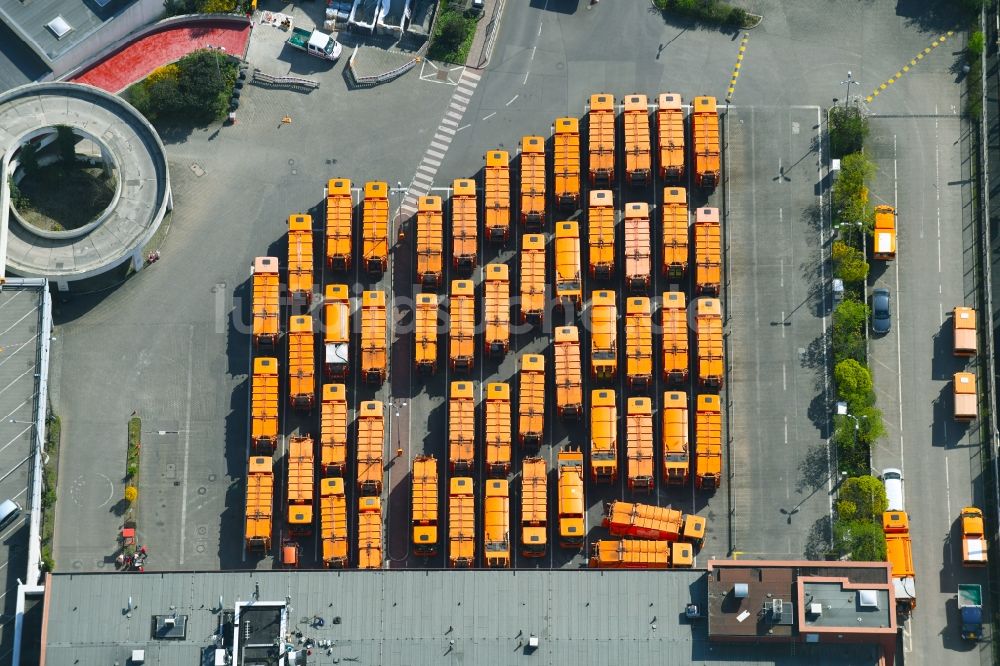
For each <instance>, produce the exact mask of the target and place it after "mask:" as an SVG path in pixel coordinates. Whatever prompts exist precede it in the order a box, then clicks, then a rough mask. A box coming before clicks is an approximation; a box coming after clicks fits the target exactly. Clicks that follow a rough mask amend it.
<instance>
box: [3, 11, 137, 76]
mask: <svg viewBox="0 0 1000 666" xmlns="http://www.w3.org/2000/svg"><path fill="white" fill-rule="evenodd" d="M134 1H135V0H113V1H112V2H107V3H105V4H104V6H101V4H100V3H98V2H96V1H95V0H32V1H31V2H22V1H21V0H0V19H2V20H3V22H4V23H6V24H7V25H8V26H10V28H11V29H12V30H13V31H14V33H15V34H16V35H17V36H18V37H19V38H20V39H21V40H22V41H24V42H25V43H27V44H28V45H29V46H31V47H32V48H33V49H34V50H35V51H36V52H37V53H38V54H40V55H41V54H44V57H45V58H48V61H49V62H50V63H51V62H53V61H55V60H58V59H59V58H60V57H61V56H63V55H65V54H66V52H68V51H69V50H70V49H72V48H73V47H74V46H76V45H78V44H80V43H81V42H83V41H84V40H86V39H87V38H88V37H90V36H91V35H92V34H93V33H94V32H95V31H96V30H98V29H99V28H100V27H101V26H102V25H104V23H105V22H107V21H108V19H110V18H112V17H114V16H115V15H116V14H118V13H119V12H120V11H121V10H123V9H124V8H125V7H127V6H128V5H130V4H132V2H134ZM60 16H61V17H62V19H63V20H64V21H65V22H66V23H67V24H68V25H69V28H70V30H69V32H67V33H66V34H65V35H63V37H61V38H60V37H57V36H56V33H55V32H53V30H52V29H50V28H49V27H47V25H48V24H49V23H50V22H51V21H53V20H55V19H57V18H58V17H60Z"/></svg>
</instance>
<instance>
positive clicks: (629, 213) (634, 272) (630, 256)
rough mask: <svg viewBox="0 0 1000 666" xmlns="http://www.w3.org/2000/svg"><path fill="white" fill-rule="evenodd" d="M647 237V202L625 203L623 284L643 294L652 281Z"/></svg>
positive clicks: (651, 262)
mask: <svg viewBox="0 0 1000 666" xmlns="http://www.w3.org/2000/svg"><path fill="white" fill-rule="evenodd" d="M651 252H652V246H651V245H650V239H649V204H645V203H628V204H625V286H626V288H627V289H628V291H629V292H630V293H632V294H645V293H646V292H647V291H648V290H649V285H650V283H651V282H652V273H653V259H652V254H651Z"/></svg>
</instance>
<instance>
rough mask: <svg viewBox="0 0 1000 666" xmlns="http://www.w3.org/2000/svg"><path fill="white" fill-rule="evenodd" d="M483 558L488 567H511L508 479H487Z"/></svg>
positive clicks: (484, 502) (484, 500)
mask: <svg viewBox="0 0 1000 666" xmlns="http://www.w3.org/2000/svg"><path fill="white" fill-rule="evenodd" d="M483 558H484V559H485V564H486V567H487V568H488V569H506V568H508V567H510V488H509V485H508V483H507V479H487V480H486V494H485V496H484V498H483Z"/></svg>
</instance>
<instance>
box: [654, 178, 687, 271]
mask: <svg viewBox="0 0 1000 666" xmlns="http://www.w3.org/2000/svg"><path fill="white" fill-rule="evenodd" d="M660 211H661V220H662V222H663V274H664V275H666V276H667V277H668V278H670V279H671V280H680V279H682V278H683V277H684V276H685V275H687V269H688V254H689V252H690V245H689V243H688V237H689V235H690V233H691V230H690V229H689V228H688V208H687V191H686V190H685V189H684V188H683V187H664V188H663V204H662V205H661V206H660Z"/></svg>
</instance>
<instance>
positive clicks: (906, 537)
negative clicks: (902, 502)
mask: <svg viewBox="0 0 1000 666" xmlns="http://www.w3.org/2000/svg"><path fill="white" fill-rule="evenodd" d="M882 531H883V532H885V554H886V560H887V561H888V562H889V564H890V565H891V570H892V584H893V588H894V592H895V596H896V603H897V604H898V605H900V606H902V607H903V608H908V609H909V610H913V609H914V608H916V607H917V585H916V570H915V569H914V567H913V544H912V542H911V539H910V518H909V516H907V515H906V512H905V511H886V512H885V513H883V514H882Z"/></svg>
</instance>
